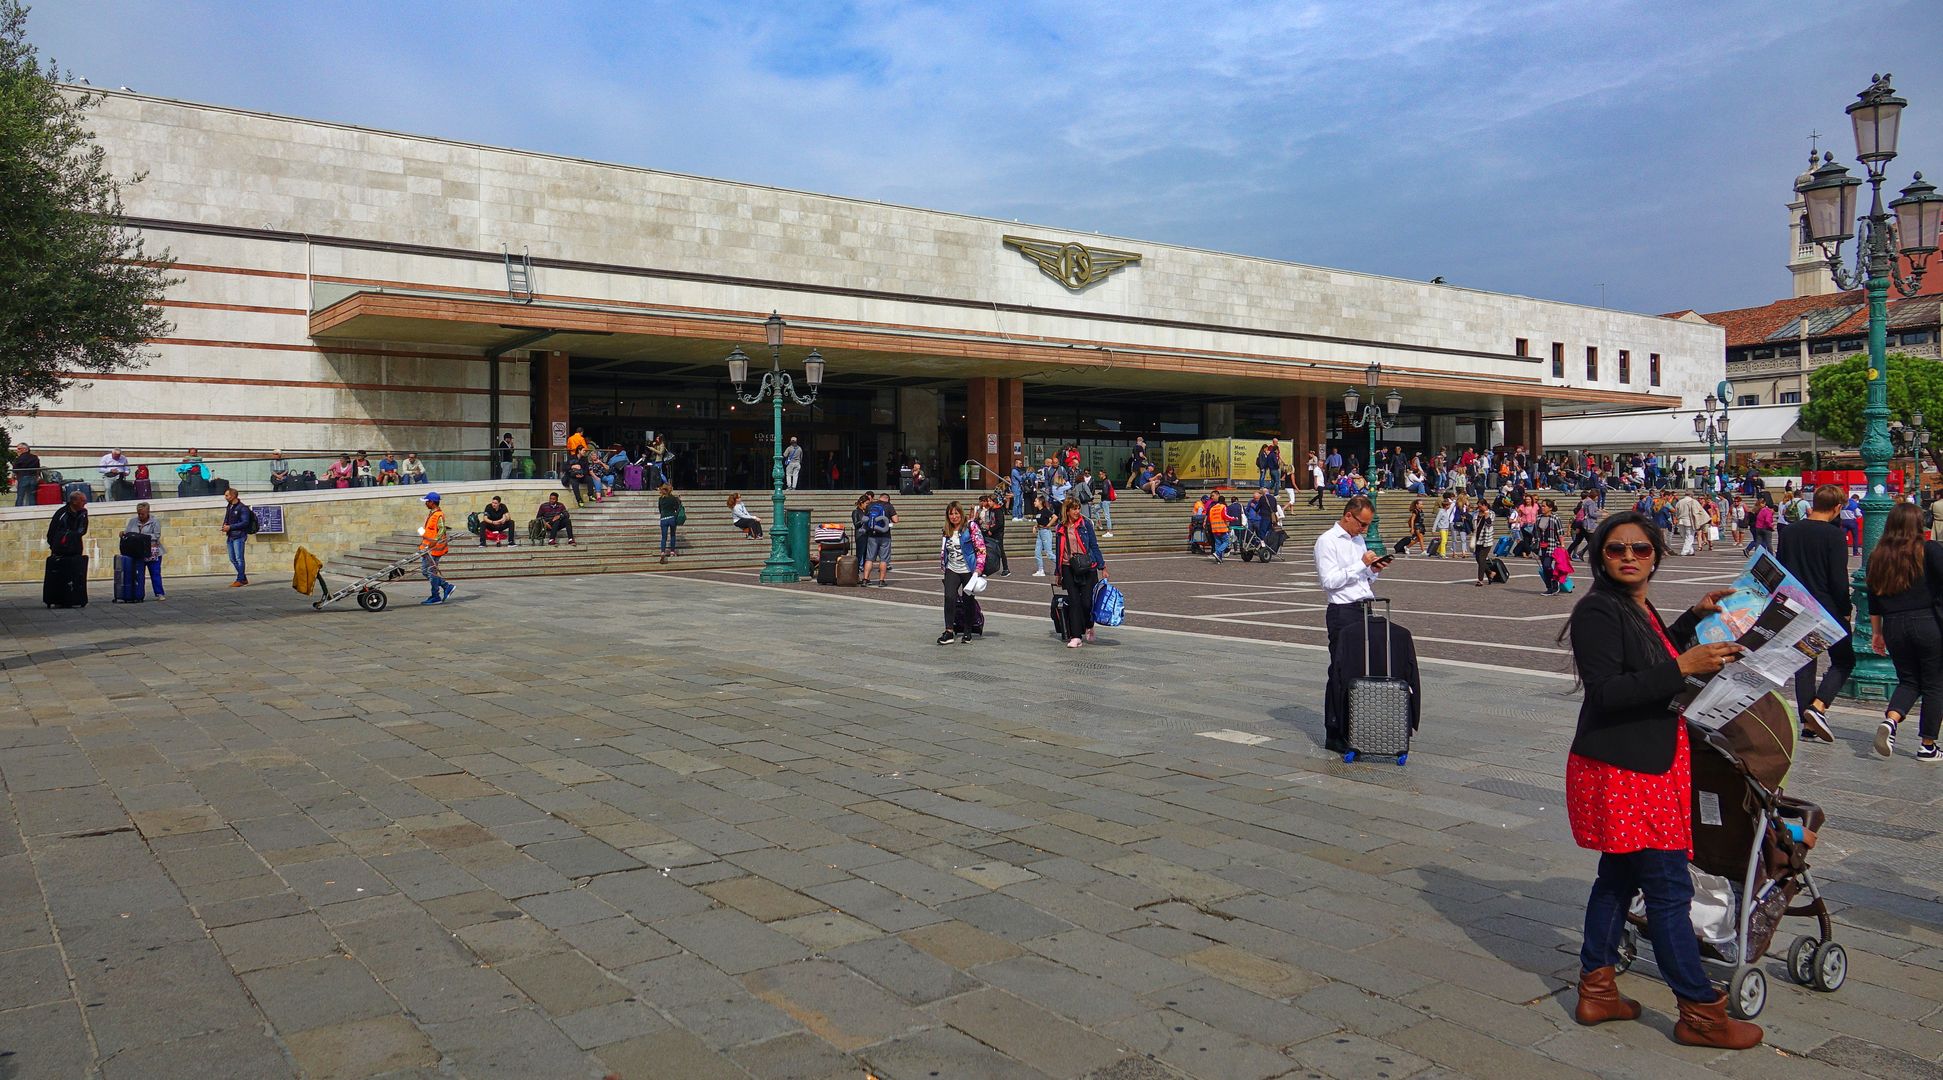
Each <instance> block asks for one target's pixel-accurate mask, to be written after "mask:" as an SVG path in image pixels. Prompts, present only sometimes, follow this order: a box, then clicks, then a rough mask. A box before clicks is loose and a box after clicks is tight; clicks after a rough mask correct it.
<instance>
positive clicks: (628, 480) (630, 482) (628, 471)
mask: <svg viewBox="0 0 1943 1080" xmlns="http://www.w3.org/2000/svg"><path fill="white" fill-rule="evenodd" d="M647 482H648V470H646V469H644V468H642V467H641V466H639V465H628V466H626V467H624V468H622V469H621V486H622V487H624V488H626V489H628V490H629V491H640V490H641V489H642V488H643V487H646V486H647Z"/></svg>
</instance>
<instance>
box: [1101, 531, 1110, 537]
mask: <svg viewBox="0 0 1943 1080" xmlns="http://www.w3.org/2000/svg"><path fill="white" fill-rule="evenodd" d="M1100 535H1101V536H1103V537H1111V536H1112V535H1113V534H1112V533H1110V532H1103V533H1101V534H1100Z"/></svg>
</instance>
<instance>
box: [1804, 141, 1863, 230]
mask: <svg viewBox="0 0 1943 1080" xmlns="http://www.w3.org/2000/svg"><path fill="white" fill-rule="evenodd" d="M1861 188H1862V181H1861V180H1860V179H1858V178H1856V177H1853V176H1850V175H1849V170H1848V167H1847V166H1844V165H1840V164H1837V163H1836V161H1835V155H1834V154H1823V155H1822V167H1821V168H1819V169H1816V170H1815V172H1814V174H1813V178H1812V179H1810V180H1809V181H1808V182H1806V183H1804V184H1800V185H1798V186H1796V188H1795V192H1796V194H1798V195H1800V196H1801V198H1802V202H1804V203H1805V204H1806V205H1807V208H1808V238H1809V239H1810V240H1813V241H1814V242H1815V243H1817V244H1840V243H1842V242H1843V241H1844V240H1847V239H1848V238H1849V237H1851V236H1854V235H1855V227H1854V225H1853V222H1854V221H1855V195H1856V192H1857V191H1859V190H1861Z"/></svg>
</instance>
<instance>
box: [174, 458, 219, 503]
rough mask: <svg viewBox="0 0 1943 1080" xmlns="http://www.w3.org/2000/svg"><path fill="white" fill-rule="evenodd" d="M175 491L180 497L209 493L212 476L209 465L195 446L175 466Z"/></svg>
mask: <svg viewBox="0 0 1943 1080" xmlns="http://www.w3.org/2000/svg"><path fill="white" fill-rule="evenodd" d="M175 476H176V481H175V493H176V495H177V496H178V497H180V498H191V497H194V496H200V495H207V494H209V481H210V479H211V478H212V477H211V475H210V472H209V466H208V465H207V464H205V463H204V462H203V460H202V454H201V453H200V452H199V451H198V450H196V448H195V447H193V446H192V447H190V448H189V452H188V453H187V454H185V455H183V458H182V461H181V462H179V463H178V464H177V465H176V467H175Z"/></svg>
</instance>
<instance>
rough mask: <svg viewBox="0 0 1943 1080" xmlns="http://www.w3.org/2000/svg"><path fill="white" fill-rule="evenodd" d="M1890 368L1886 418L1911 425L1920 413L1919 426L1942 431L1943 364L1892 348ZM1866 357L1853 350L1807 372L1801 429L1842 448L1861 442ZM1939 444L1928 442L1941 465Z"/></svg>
mask: <svg viewBox="0 0 1943 1080" xmlns="http://www.w3.org/2000/svg"><path fill="white" fill-rule="evenodd" d="M1883 359H1884V361H1885V362H1886V366H1887V367H1888V369H1889V419H1890V420H1892V421H1895V420H1900V421H1902V422H1903V423H1905V424H1907V423H1909V418H1910V416H1911V414H1913V413H1917V412H1920V413H1922V414H1923V426H1925V427H1927V428H1930V429H1932V430H1943V362H1939V361H1936V360H1925V359H1922V358H1920V357H1915V356H1910V355H1909V354H1907V353H1900V352H1892V353H1889V354H1888V355H1887V356H1885V357H1884V358H1883ZM1868 395H1869V357H1868V354H1866V353H1857V354H1856V355H1854V356H1851V357H1849V358H1847V359H1845V360H1841V361H1839V362H1837V363H1833V364H1829V365H1827V366H1826V367H1822V368H1819V369H1817V370H1816V371H1815V372H1814V373H1812V374H1810V375H1809V376H1808V403H1807V404H1806V405H1803V406H1802V407H1801V427H1802V430H1804V431H1811V432H1814V433H1815V434H1817V435H1819V436H1821V437H1822V438H1824V439H1832V440H1834V441H1835V442H1838V443H1841V444H1842V445H1843V446H1851V447H1855V446H1860V445H1862V424H1863V419H1862V408H1863V406H1865V405H1867V404H1868ZM1939 450H1943V446H1939V444H1938V442H1937V440H1936V439H1932V440H1931V447H1930V456H1931V459H1932V460H1936V461H1938V462H1939V464H1943V459H1939V458H1938V453H1939Z"/></svg>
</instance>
